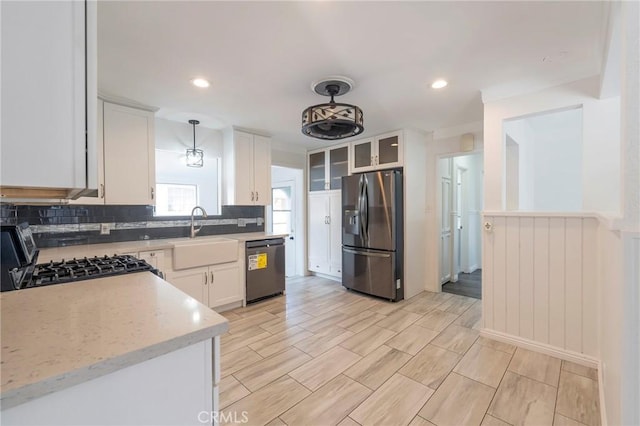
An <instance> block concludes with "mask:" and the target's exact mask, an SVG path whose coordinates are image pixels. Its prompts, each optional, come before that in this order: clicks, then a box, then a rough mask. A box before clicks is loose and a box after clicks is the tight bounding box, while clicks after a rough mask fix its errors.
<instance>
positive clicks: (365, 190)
mask: <svg viewBox="0 0 640 426" xmlns="http://www.w3.org/2000/svg"><path fill="white" fill-rule="evenodd" d="M362 177H363V178H364V185H362V204H363V207H364V208H363V209H361V210H360V211H361V212H362V229H363V231H364V237H365V241H366V244H367V245H369V181H368V180H367V176H366V175H362Z"/></svg>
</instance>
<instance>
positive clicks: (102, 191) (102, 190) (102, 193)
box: [100, 183, 104, 198]
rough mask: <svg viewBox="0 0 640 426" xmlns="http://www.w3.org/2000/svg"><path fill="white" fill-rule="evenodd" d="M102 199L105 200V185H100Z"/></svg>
mask: <svg viewBox="0 0 640 426" xmlns="http://www.w3.org/2000/svg"><path fill="white" fill-rule="evenodd" d="M100 198H104V183H101V184H100Z"/></svg>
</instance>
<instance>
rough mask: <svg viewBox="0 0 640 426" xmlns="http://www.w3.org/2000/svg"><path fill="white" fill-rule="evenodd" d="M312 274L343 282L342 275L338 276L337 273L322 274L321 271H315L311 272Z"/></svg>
mask: <svg viewBox="0 0 640 426" xmlns="http://www.w3.org/2000/svg"><path fill="white" fill-rule="evenodd" d="M311 275H313V276H316V277H320V278H326V279H328V280H331V281H337V282H339V283H342V277H336V276H335V275H328V274H321V273H320V272H313V271H312V272H311Z"/></svg>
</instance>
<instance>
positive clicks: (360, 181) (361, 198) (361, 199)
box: [358, 175, 367, 245]
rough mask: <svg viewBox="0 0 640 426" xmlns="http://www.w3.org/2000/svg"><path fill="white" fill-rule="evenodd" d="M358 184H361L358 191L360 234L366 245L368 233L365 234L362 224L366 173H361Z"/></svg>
mask: <svg viewBox="0 0 640 426" xmlns="http://www.w3.org/2000/svg"><path fill="white" fill-rule="evenodd" d="M358 185H359V187H358V191H359V192H358V227H359V228H360V229H359V231H360V236H361V238H362V241H363V243H364V244H365V245H366V244H367V242H366V235H365V234H364V228H363V226H362V211H363V210H362V209H363V206H362V202H363V200H364V197H363V195H362V194H363V190H364V175H360V180H359V182H358Z"/></svg>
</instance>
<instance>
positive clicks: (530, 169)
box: [504, 108, 614, 212]
mask: <svg viewBox="0 0 640 426" xmlns="http://www.w3.org/2000/svg"><path fill="white" fill-rule="evenodd" d="M582 126H583V124H582V110H581V109H579V108H572V109H568V110H566V109H565V110H561V111H554V112H550V113H542V114H537V115H533V116H528V117H524V118H518V119H508V120H505V122H504V135H505V145H506V152H505V169H506V171H505V176H507V179H505V200H506V209H507V210H523V211H547V212H549V211H564V212H568V211H581V210H585V209H584V208H583V192H586V193H588V194H591V193H592V192H593V191H592V189H590V188H586V186H587V185H589V184H590V183H591V182H590V181H591V180H592V179H591V177H590V173H591V169H590V168H587V167H586V166H585V167H583V161H582V159H583V156H585V155H592V154H590V152H589V151H590V149H591V147H590V146H585V145H584V144H583V142H582V139H583V137H582ZM587 139H588V140H591V139H593V138H587ZM516 150H517V151H518V158H512V155H511V154H513V153H514V152H515V151H516ZM583 151H584V152H585V154H583ZM599 151H601V150H599ZM604 157H605V160H606V159H607V158H608V157H609V159H610V157H614V156H612V155H608V157H607V156H604ZM588 166H590V167H591V166H592V164H590V163H589V164H588ZM514 167H515V169H516V170H517V172H518V176H517V177H516V178H515V179H514V178H513V177H509V170H510V169H512V168H514ZM599 167H601V168H605V169H608V170H612V169H611V165H609V164H606V165H605V166H604V167H603V166H599ZM516 185H517V188H516V187H515V186H516ZM583 185H584V186H585V188H586V190H585V191H583ZM513 198H517V200H513Z"/></svg>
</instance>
